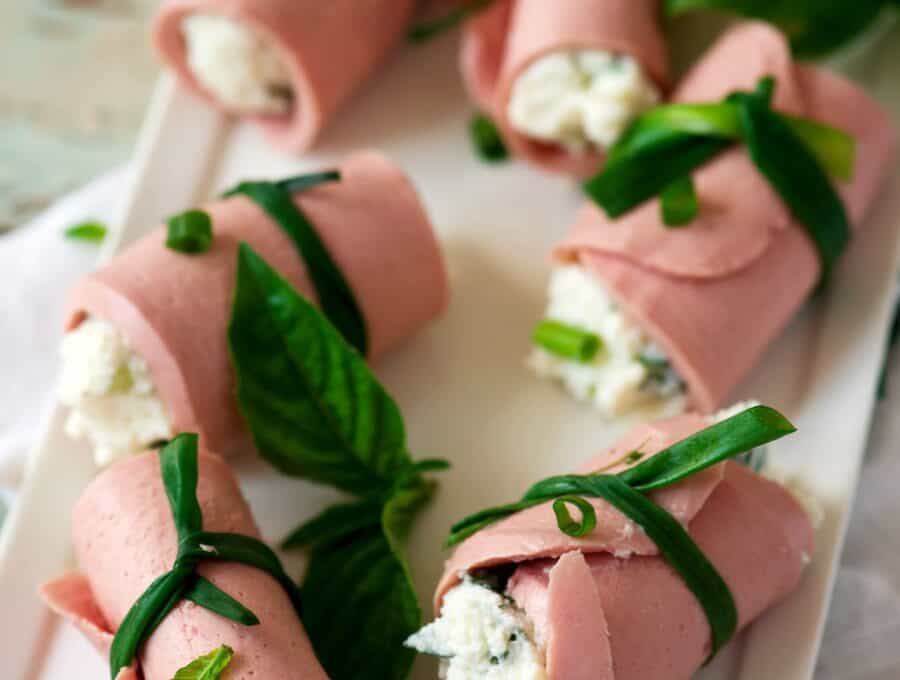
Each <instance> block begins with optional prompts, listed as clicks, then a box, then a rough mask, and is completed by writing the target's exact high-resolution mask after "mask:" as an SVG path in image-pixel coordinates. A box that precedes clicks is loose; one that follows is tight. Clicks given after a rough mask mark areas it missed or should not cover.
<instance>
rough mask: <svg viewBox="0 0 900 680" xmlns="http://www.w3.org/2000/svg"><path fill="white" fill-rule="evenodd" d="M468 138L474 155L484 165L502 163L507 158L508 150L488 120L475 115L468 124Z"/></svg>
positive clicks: (482, 116) (495, 127)
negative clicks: (473, 148)
mask: <svg viewBox="0 0 900 680" xmlns="http://www.w3.org/2000/svg"><path fill="white" fill-rule="evenodd" d="M469 138H470V139H471V140H472V146H474V147H475V153H476V154H477V155H478V157H479V158H480V159H481V160H483V161H484V162H486V163H502V162H503V161H505V160H506V159H507V158H509V150H508V149H507V148H506V144H504V143H503V137H502V136H501V135H500V131H499V130H498V129H497V126H496V125H495V124H494V121H492V120H491V119H490V118H488V117H487V116H485V115H484V114H481V113H479V114H476V115H475V116H473V117H472V120H471V121H470V123H469Z"/></svg>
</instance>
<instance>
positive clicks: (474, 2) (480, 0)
mask: <svg viewBox="0 0 900 680" xmlns="http://www.w3.org/2000/svg"><path fill="white" fill-rule="evenodd" d="M494 2H495V0H469V1H468V2H463V3H462V4H460V6H459V7H457V8H455V9H454V10H453V11H451V12H448V13H447V14H445V15H444V16H441V17H438V18H437V19H433V20H431V21H426V22H424V23H421V24H418V25H417V26H413V28H412V29H411V30H410V32H409V34H408V38H409V40H410V42H415V43H420V42H425V41H426V40H431V38H433V37H435V36H436V35H440V34H441V33H443V32H444V31H447V30H449V29H451V28H453V27H454V26H456V25H457V24H460V23H462V22H463V21H465V20H466V19H467V18H469V17H470V16H471V15H473V14H477V13H478V12H480V11H481V10H483V9H487V8H488V7H489V6H490V5H492V4H493V3H494Z"/></svg>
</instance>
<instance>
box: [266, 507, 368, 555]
mask: <svg viewBox="0 0 900 680" xmlns="http://www.w3.org/2000/svg"><path fill="white" fill-rule="evenodd" d="M381 511H382V503H381V502H380V501H377V500H372V499H366V500H362V501H357V502H354V503H343V504H340V505H333V506H331V507H330V508H327V509H326V510H324V511H323V512H321V513H320V514H318V515H316V516H315V517H313V518H312V519H311V520H309V521H308V522H306V523H304V524H302V525H300V526H299V527H297V528H296V529H294V531H293V532H292V533H291V534H290V535H289V536H288V537H287V538H286V539H285V540H284V543H283V544H282V547H283V548H284V549H286V550H290V549H294V548H307V547H313V548H315V547H320V546H321V544H323V543H335V542H341V541H343V540H345V539H347V538H348V537H352V536H354V535H355V534H356V533H357V532H359V531H362V530H363V529H371V528H372V527H378V526H380V525H381Z"/></svg>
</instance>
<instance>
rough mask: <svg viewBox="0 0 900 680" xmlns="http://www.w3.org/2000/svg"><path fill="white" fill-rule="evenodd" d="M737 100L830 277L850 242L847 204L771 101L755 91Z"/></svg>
mask: <svg viewBox="0 0 900 680" xmlns="http://www.w3.org/2000/svg"><path fill="white" fill-rule="evenodd" d="M738 102H739V104H740V112H741V119H742V121H743V126H744V135H745V139H746V143H747V147H748V150H749V152H750V156H751V157H752V158H753V162H754V163H755V164H756V165H757V167H758V168H759V170H760V171H761V172H762V173H763V174H764V175H765V176H766V178H767V179H768V180H769V182H770V184H771V185H772V187H773V188H774V189H775V190H776V191H777V192H778V195H779V196H781V199H782V200H783V201H784V202H785V204H786V205H787V206H788V207H789V208H790V209H791V212H793V213H794V215H795V216H796V217H797V219H798V220H799V221H800V222H801V223H802V224H803V225H804V227H805V228H806V230H807V232H808V233H809V235H810V238H812V240H813V243H814V244H815V246H816V249H817V250H818V252H819V257H820V259H821V261H822V281H823V282H824V281H827V280H828V277H829V275H830V273H831V270H832V269H833V267H834V265H835V263H836V262H837V259H838V258H839V257H840V255H841V253H843V251H844V250H845V248H846V247H847V244H848V243H849V242H850V235H851V230H850V223H849V220H848V218H847V213H846V210H845V209H844V203H843V201H842V200H841V198H840V196H839V195H838V194H837V192H836V191H835V189H834V187H833V186H832V185H831V182H830V181H829V179H828V176H827V175H826V174H825V172H824V170H823V169H822V167H821V166H820V165H819V163H818V162H817V160H816V158H815V157H814V156H813V155H812V154H811V153H810V152H809V150H808V149H807V147H806V145H805V144H804V143H803V141H802V140H801V139H800V138H798V137H797V135H795V134H794V133H793V131H792V130H791V127H790V126H789V125H787V124H786V123H785V122H784V121H783V120H781V118H779V116H778V115H777V114H775V113H774V112H773V111H772V110H771V109H770V108H769V107H768V105H767V104H766V103H764V102H762V101H760V99H759V98H758V97H756V96H754V95H743V96H741V97H740V98H739V99H738Z"/></svg>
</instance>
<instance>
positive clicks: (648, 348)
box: [528, 265, 685, 416]
mask: <svg viewBox="0 0 900 680" xmlns="http://www.w3.org/2000/svg"><path fill="white" fill-rule="evenodd" d="M549 298H550V299H549V303H548V307H547V311H546V317H547V318H548V319H553V320H555V321H560V322H562V323H565V324H570V325H572V326H577V327H579V328H582V329H584V330H586V331H590V332H592V333H596V334H597V335H598V336H600V338H601V339H602V341H603V348H602V349H601V351H600V352H599V353H598V354H597V356H596V357H594V359H593V360H592V361H590V362H588V363H581V362H578V361H575V360H572V359H568V358H566V357H560V356H556V355H555V354H552V353H550V352H548V351H546V350H545V349H543V348H541V347H535V348H534V350H533V351H532V353H531V356H530V357H529V360H528V363H529V365H530V366H531V368H532V369H533V370H534V372H535V373H536V374H537V375H538V376H540V377H542V378H550V379H555V380H558V381H560V382H561V383H562V384H563V385H564V386H565V388H566V389H567V390H568V391H569V392H570V393H571V394H572V395H573V396H574V397H575V398H576V399H579V400H581V401H589V402H591V403H592V404H593V405H594V406H595V407H596V408H597V409H599V410H600V411H601V412H603V413H605V414H606V415H609V416H615V415H620V414H622V413H625V412H627V411H629V410H631V409H634V408H637V407H639V406H644V405H652V404H659V403H660V402H668V405H669V406H671V409H672V410H673V411H676V410H681V409H682V408H683V406H684V401H685V398H684V384H683V383H682V381H681V379H680V378H679V377H678V375H677V374H676V373H675V371H674V370H672V368H671V367H670V366H669V365H668V360H667V359H666V356H665V354H663V352H662V351H661V350H660V349H659V348H658V347H656V345H654V344H653V343H652V342H651V341H650V339H649V338H648V337H647V336H646V335H644V333H643V331H642V330H641V329H640V328H639V327H638V326H637V325H636V324H635V323H633V322H632V321H631V320H629V319H628V318H627V317H626V316H625V315H624V314H623V313H622V310H621V309H620V308H619V307H618V305H617V304H616V303H615V302H614V301H613V300H612V298H611V297H610V296H609V294H608V293H607V292H606V290H605V289H604V288H603V286H602V285H601V284H600V282H599V281H598V280H597V279H596V278H595V277H593V276H591V275H590V274H589V273H588V272H586V271H585V270H584V269H583V268H582V267H580V266H578V265H565V266H561V267H557V268H556V269H554V271H553V274H552V276H551V279H550V288H549Z"/></svg>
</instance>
